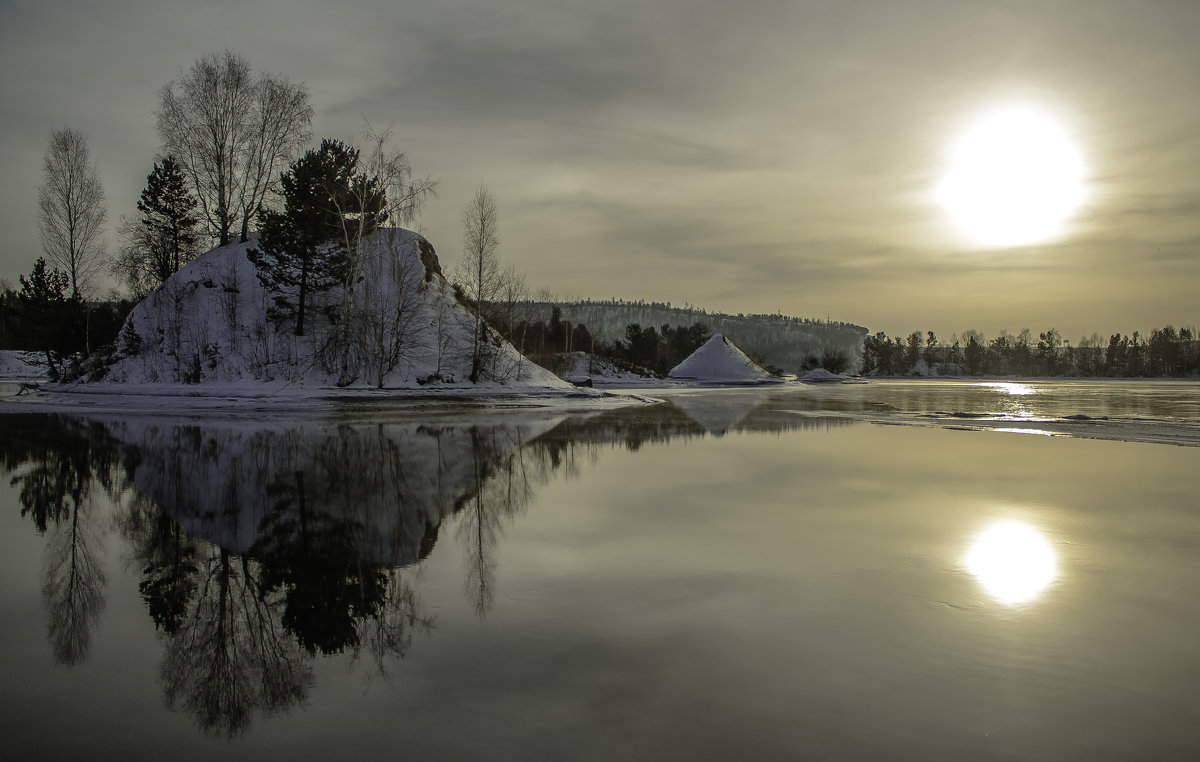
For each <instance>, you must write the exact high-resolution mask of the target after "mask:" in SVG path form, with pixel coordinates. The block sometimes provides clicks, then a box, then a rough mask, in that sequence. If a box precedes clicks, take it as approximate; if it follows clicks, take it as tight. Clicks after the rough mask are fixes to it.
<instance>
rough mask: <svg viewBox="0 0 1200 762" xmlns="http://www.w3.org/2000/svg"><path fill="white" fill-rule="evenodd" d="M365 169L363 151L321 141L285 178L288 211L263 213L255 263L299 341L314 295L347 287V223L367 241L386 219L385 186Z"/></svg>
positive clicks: (330, 141)
mask: <svg viewBox="0 0 1200 762" xmlns="http://www.w3.org/2000/svg"><path fill="white" fill-rule="evenodd" d="M358 164H359V151H358V149H356V148H352V147H350V146H348V145H346V144H345V143H342V142H341V141H338V140H328V139H327V140H323V141H321V147H320V148H319V149H317V150H311V151H308V152H307V153H305V154H304V156H302V157H301V158H299V159H297V160H296V161H295V162H293V163H292V165H291V167H290V168H289V170H288V171H287V172H286V173H284V175H283V177H282V180H281V185H282V194H283V201H284V210H283V211H282V212H274V211H266V212H263V215H262V229H261V234H260V237H259V246H258V248H257V249H256V250H253V251H252V252H251V257H252V259H253V260H254V261H255V264H256V265H257V266H258V277H259V279H260V280H261V281H262V283H263V285H264V286H265V287H266V288H268V289H271V290H276V291H284V292H286V293H287V294H288V295H287V296H285V297H283V298H281V299H277V300H276V303H277V305H278V306H283V307H286V308H288V309H289V310H291V311H294V313H295V317H296V327H295V334H296V335H297V336H303V335H304V330H305V327H304V326H305V316H306V307H307V304H308V301H309V298H310V297H311V295H312V294H315V293H319V292H322V291H328V290H329V289H331V288H333V287H335V286H338V285H345V284H346V278H347V275H348V267H349V265H350V262H349V260H348V257H349V255H350V253H351V252H349V251H348V249H347V245H346V240H345V236H344V232H345V228H346V225H347V224H348V223H347V221H348V220H350V219H352V220H353V224H354V226H355V228H356V229H357V230H359V233H358V235H359V236H360V237H361V236H365V235H368V234H369V233H370V232H372V231H374V230H375V229H376V228H378V227H379V225H381V224H383V223H384V222H385V221H386V220H387V215H388V211H387V196H386V193H385V190H384V185H383V183H382V182H381V180H380V179H379V178H378V177H368V176H367V175H366V174H365V173H362V172H359V167H358Z"/></svg>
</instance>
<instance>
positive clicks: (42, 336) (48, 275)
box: [17, 257, 79, 379]
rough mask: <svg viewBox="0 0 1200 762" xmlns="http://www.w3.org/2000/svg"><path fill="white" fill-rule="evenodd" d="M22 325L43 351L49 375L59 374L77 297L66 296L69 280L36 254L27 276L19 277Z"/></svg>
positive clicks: (71, 333)
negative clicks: (31, 269) (59, 362)
mask: <svg viewBox="0 0 1200 762" xmlns="http://www.w3.org/2000/svg"><path fill="white" fill-rule="evenodd" d="M20 279H21V291H20V293H19V294H18V297H17V298H18V300H19V301H20V305H21V314H22V318H23V324H24V325H25V327H26V330H27V333H28V336H29V338H30V340H31V341H33V342H34V344H35V346H37V348H38V349H39V350H41V351H43V352H45V353H46V366H47V369H48V371H49V373H50V378H52V379H56V378H58V376H59V374H60V370H61V369H60V368H59V365H58V358H59V357H61V355H62V354H64V353H65V352H68V351H70V349H71V348H72V346H73V342H72V339H73V338H74V332H73V331H71V330H70V325H71V323H72V322H73V318H74V316H75V314H76V313H77V312H78V311H79V300H78V299H75V298H67V294H66V292H67V287H68V285H69V283H70V279H69V278H68V277H67V274H66V273H65V272H63V271H62V270H59V269H57V268H55V269H49V268H48V267H47V266H46V260H45V259H44V258H42V257H38V259H37V262H35V263H34V265H33V271H32V272H30V274H29V278H28V279H26V278H25V276H24V275H22V276H20Z"/></svg>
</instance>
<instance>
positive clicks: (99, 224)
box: [38, 129, 108, 301]
mask: <svg viewBox="0 0 1200 762" xmlns="http://www.w3.org/2000/svg"><path fill="white" fill-rule="evenodd" d="M107 219H108V212H107V211H106V210H105V208H104V191H103V189H102V188H101V187H100V179H99V177H98V176H97V174H96V167H95V165H94V164H92V160H91V157H90V155H89V153H88V147H87V140H85V139H84V137H83V135H82V134H81V133H79V132H76V131H75V130H71V129H64V130H55V131H54V132H52V133H50V143H49V146H48V147H47V149H46V155H45V157H44V158H43V161H42V186H41V188H40V189H39V190H38V230H39V232H40V233H41V238H42V251H43V252H44V253H45V255H46V259H48V260H49V261H50V262H51V263H52V264H53V265H55V266H56V267H58V268H61V269H62V270H63V272H65V273H66V274H67V279H68V282H69V284H70V286H71V297H72V298H74V299H76V300H80V301H82V300H83V299H84V298H86V297H87V296H88V294H89V291H90V288H91V282H92V278H93V277H94V276H95V275H97V274H98V273H99V272H100V271H101V270H102V269H103V266H104V247H103V243H102V240H101V236H102V235H103V233H104V222H105V220H107Z"/></svg>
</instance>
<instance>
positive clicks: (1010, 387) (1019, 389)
mask: <svg viewBox="0 0 1200 762" xmlns="http://www.w3.org/2000/svg"><path fill="white" fill-rule="evenodd" d="M980 386H984V387H987V388H988V389H995V390H996V391H1001V392H1005V393H1007V394H1009V395H1010V396H1013V397H1025V396H1028V395H1030V394H1037V389H1034V388H1033V387H1032V386H1030V385H1029V384H1018V383H1015V382H1013V381H993V382H990V383H986V384H980Z"/></svg>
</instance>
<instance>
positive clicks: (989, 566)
mask: <svg viewBox="0 0 1200 762" xmlns="http://www.w3.org/2000/svg"><path fill="white" fill-rule="evenodd" d="M963 565H964V566H965V567H966V569H967V571H968V572H969V573H970V574H971V576H973V577H974V578H975V579H976V580H977V581H978V582H979V584H980V585H981V586H982V587H983V589H984V590H985V591H986V592H987V594H988V595H990V596H991V597H992V598H993V599H994V600H996V601H998V602H1000V603H1003V604H1006V605H1010V606H1015V605H1018V604H1022V603H1030V602H1032V601H1035V600H1037V599H1038V598H1039V597H1041V595H1042V594H1043V593H1045V592H1046V590H1047V589H1048V588H1049V587H1050V585H1051V584H1053V583H1054V581H1055V579H1056V578H1057V577H1058V556H1057V554H1056V553H1055V552H1054V548H1053V547H1052V546H1051V545H1050V541H1049V540H1047V539H1046V536H1045V535H1044V534H1043V533H1042V532H1040V531H1038V530H1037V529H1035V528H1034V527H1032V526H1030V525H1029V524H1026V523H1024V522H1020V521H1002V522H997V523H994V524H990V525H988V526H987V527H986V528H985V529H984V530H983V531H981V532H980V533H979V534H978V535H977V536H976V537H975V538H974V540H973V541H972V542H971V546H970V548H968V549H967V552H966V554H965V555H964V557H963Z"/></svg>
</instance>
